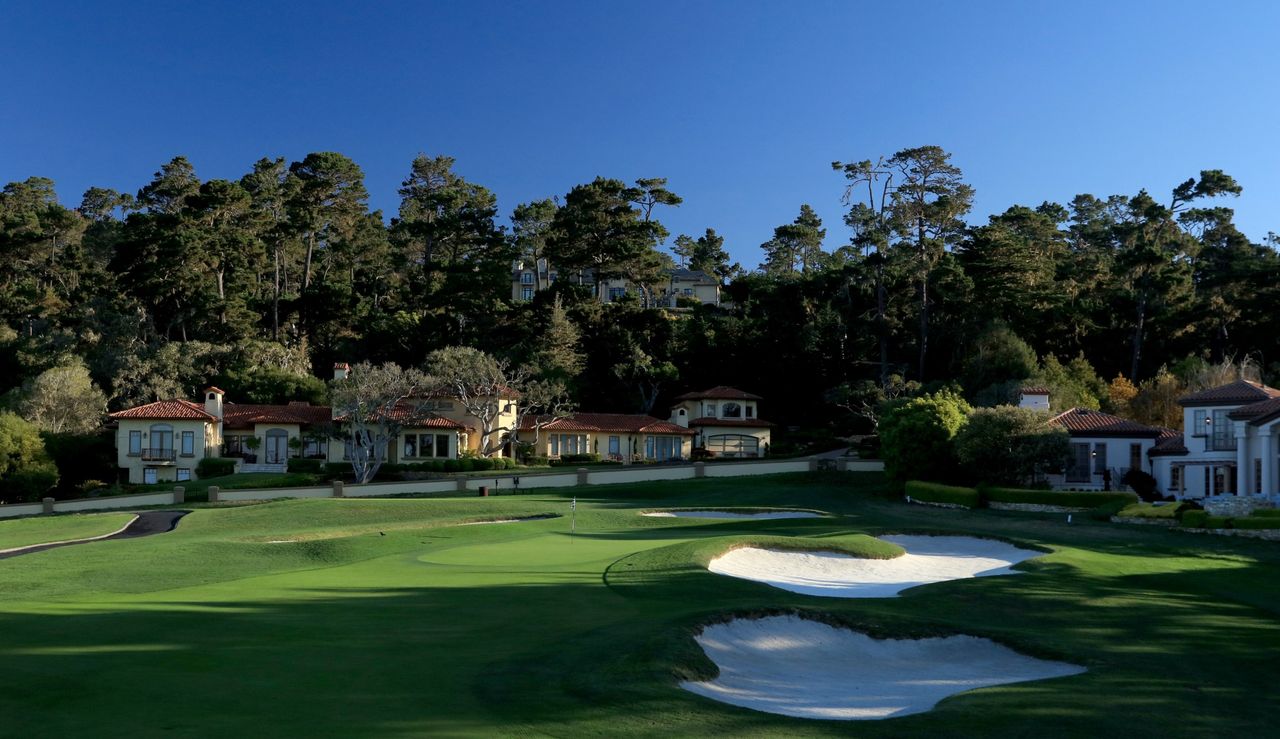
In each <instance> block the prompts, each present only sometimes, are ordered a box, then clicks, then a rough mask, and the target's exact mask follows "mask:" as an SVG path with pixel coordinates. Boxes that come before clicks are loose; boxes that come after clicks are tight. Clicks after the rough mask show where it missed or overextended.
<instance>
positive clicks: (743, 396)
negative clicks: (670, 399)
mask: <svg viewBox="0 0 1280 739" xmlns="http://www.w3.org/2000/svg"><path fill="white" fill-rule="evenodd" d="M704 399H705V400H764V398H761V397H760V396H759V395H752V394H751V393H748V392H744V391H742V390H739V389H738V388H736V387H729V386H728V385H716V386H715V387H713V388H709V389H707V390H703V391H702V392H694V393H685V394H684V395H678V396H676V400H677V401H680V400H704Z"/></svg>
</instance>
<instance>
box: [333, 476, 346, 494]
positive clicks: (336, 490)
mask: <svg viewBox="0 0 1280 739" xmlns="http://www.w3.org/2000/svg"><path fill="white" fill-rule="evenodd" d="M343 494H344V493H343V490H342V480H334V481H333V497H335V498H341V497H342V496H343Z"/></svg>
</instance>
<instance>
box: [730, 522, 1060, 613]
mask: <svg viewBox="0 0 1280 739" xmlns="http://www.w3.org/2000/svg"><path fill="white" fill-rule="evenodd" d="M878 538H879V539H881V540H882V541H887V542H890V543H892V544H897V545H899V546H901V547H902V548H903V549H905V550H906V554H903V555H902V556H900V557H895V558H893V559H864V558H860V557H854V556H852V555H848V554H842V553H837V552H831V551H821V550H816V549H815V550H814V551H796V550H790V549H788V550H782V549H767V548H759V547H751V546H746V547H737V548H734V549H731V550H729V551H727V552H725V553H723V554H721V555H720V556H718V557H716V558H714V559H712V560H711V562H710V563H709V564H708V565H707V569H708V570H710V571H711V572H714V573H716V574H720V575H728V576H730V577H738V578H742V579H744V580H753V581H755V582H762V583H765V584H768V585H772V586H774V587H776V588H781V589H783V590H787V591H790V592H793V593H800V594H802V595H816V596H823V597H829V598H886V597H893V596H896V595H898V594H899V593H901V592H902V591H903V590H906V589H908V588H913V587H916V586H918V585H927V584H930V583H937V582H946V581H949V580H962V579H966V578H970V577H989V576H993V575H1014V574H1018V573H1017V571H1016V570H1013V569H1010V568H1011V566H1012V565H1014V564H1017V563H1018V562H1022V561H1025V560H1027V559H1031V558H1033V557H1038V556H1040V555H1041V554H1043V552H1038V551H1033V550H1030V549H1023V548H1021V547H1016V546H1014V545H1012V544H1008V543H1006V542H1003V541H999V540H996V539H980V538H977V537H971V536H912V535H894V536H881V537H878Z"/></svg>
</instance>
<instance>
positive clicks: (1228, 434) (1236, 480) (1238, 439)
mask: <svg viewBox="0 0 1280 739" xmlns="http://www.w3.org/2000/svg"><path fill="white" fill-rule="evenodd" d="M1178 403H1179V405H1181V406H1182V428H1183V432H1182V433H1181V434H1178V433H1176V432H1171V433H1170V434H1168V435H1167V436H1166V437H1164V438H1162V439H1160V441H1159V443H1158V444H1157V445H1156V447H1155V448H1154V449H1152V451H1151V454H1150V456H1151V463H1152V474H1154V475H1155V477H1156V481H1157V485H1158V488H1159V489H1160V490H1161V491H1162V492H1164V493H1165V494H1167V495H1172V496H1174V497H1176V498H1204V497H1208V496H1214V495H1232V494H1234V495H1267V496H1270V495H1274V494H1276V493H1277V492H1280V481H1278V480H1277V460H1276V455H1277V445H1276V440H1275V437H1276V429H1277V427H1280V390H1277V389H1275V388H1271V387H1267V386H1266V385H1263V384H1261V383H1257V382H1250V381H1248V380H1238V381H1236V382H1231V383H1227V384H1225V385H1220V386H1218V387H1213V388H1209V389H1207V390H1201V391H1199V392H1195V393H1191V394H1189V395H1185V396H1183V397H1182V398H1179V399H1178Z"/></svg>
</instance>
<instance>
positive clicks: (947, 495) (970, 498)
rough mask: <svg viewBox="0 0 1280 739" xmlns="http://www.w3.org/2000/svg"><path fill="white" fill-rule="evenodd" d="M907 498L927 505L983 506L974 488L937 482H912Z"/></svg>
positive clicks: (907, 487)
mask: <svg viewBox="0 0 1280 739" xmlns="http://www.w3.org/2000/svg"><path fill="white" fill-rule="evenodd" d="M906 492H907V497H909V498H911V499H912V500H919V501H923V502H925V503H947V504H949V505H960V506H964V507H965V508H977V507H978V506H979V505H981V504H982V497H981V496H980V495H979V493H978V491H977V490H974V489H973V488H962V487H956V486H954V485H943V484H941V483H936V482H921V481H919V480H911V481H910V482H908V483H907V486H906Z"/></svg>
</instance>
